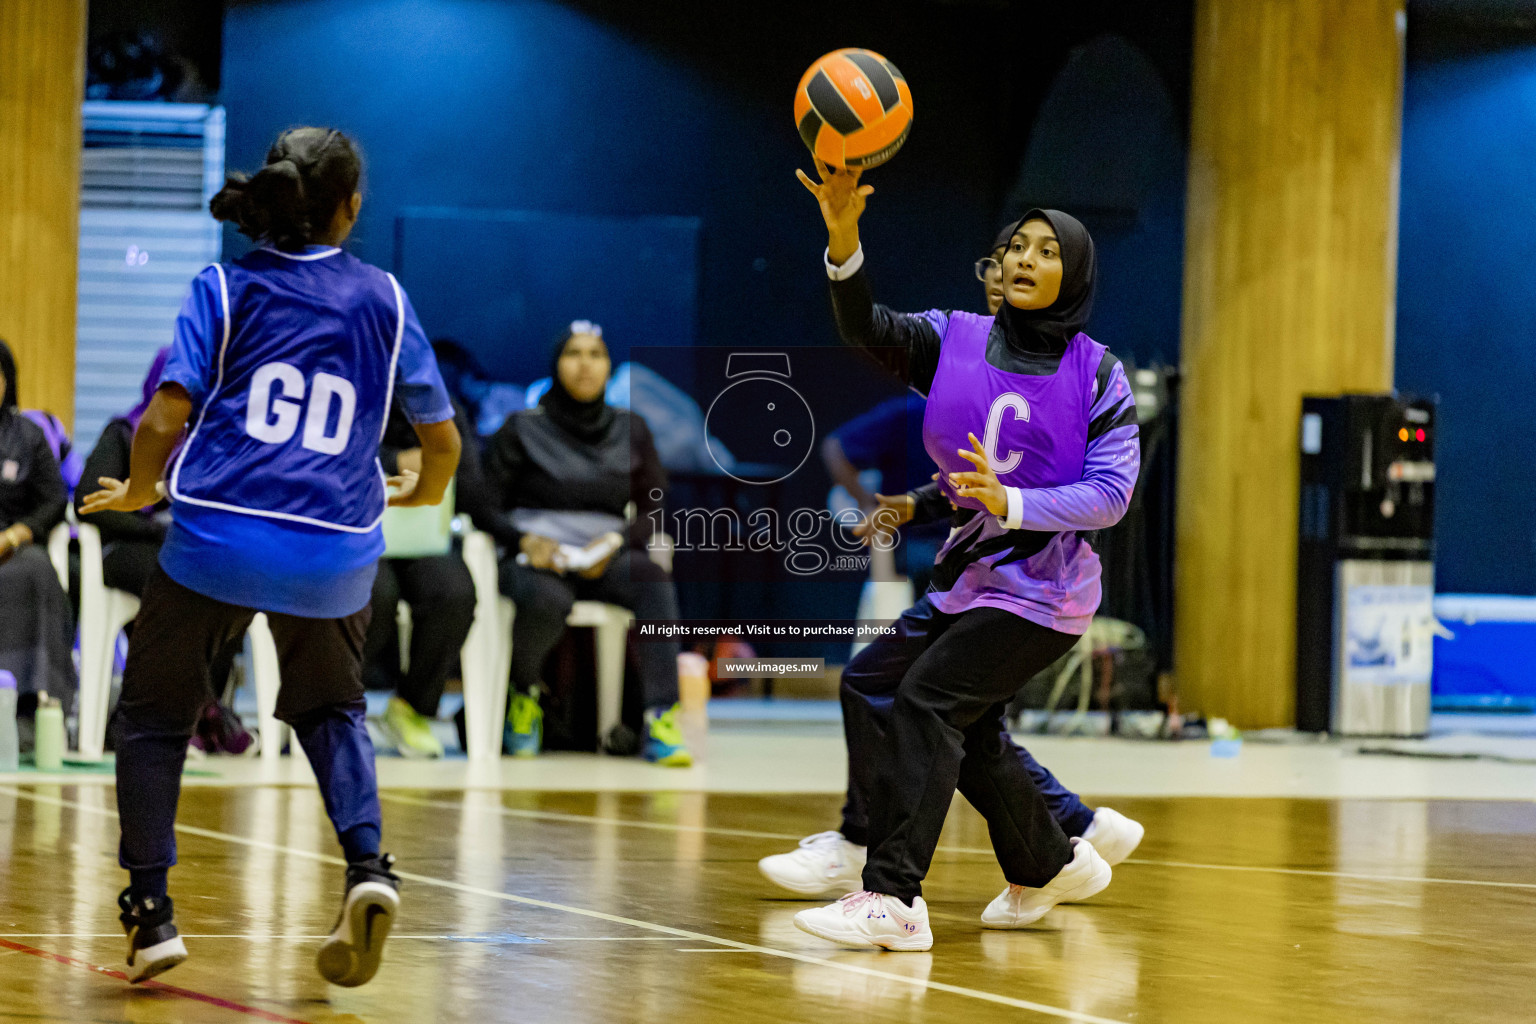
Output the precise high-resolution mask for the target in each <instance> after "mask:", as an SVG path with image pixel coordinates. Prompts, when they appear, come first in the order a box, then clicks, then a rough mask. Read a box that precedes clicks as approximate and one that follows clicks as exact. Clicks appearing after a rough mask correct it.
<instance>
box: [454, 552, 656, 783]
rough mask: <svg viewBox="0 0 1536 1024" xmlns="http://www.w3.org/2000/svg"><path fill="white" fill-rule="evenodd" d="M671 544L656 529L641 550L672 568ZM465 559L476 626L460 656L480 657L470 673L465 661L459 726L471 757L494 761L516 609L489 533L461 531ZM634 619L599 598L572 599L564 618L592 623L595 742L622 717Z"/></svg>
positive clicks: (569, 621)
mask: <svg viewBox="0 0 1536 1024" xmlns="http://www.w3.org/2000/svg"><path fill="white" fill-rule="evenodd" d="M672 548H673V543H672V538H670V537H668V536H667V535H666V534H661V535H659V536H658V537H657V538H656V540H655V542H654V543H653V544H652V545H651V546H650V547H649V548H647V549H646V555H647V556H648V557H649V558H650V559H651V561H653V562H655V563H656V564H657V565H659V566H661V567H662V568H663V569H666V570H667V571H668V572H671V571H672ZM464 561H465V563H466V564H467V565H468V566H469V573H470V576H471V577H473V578H474V581H475V625H474V627H473V628H471V630H470V639H469V642H468V643H466V644H465V646H464V652H465V658H466V659H468V658H470V657H475V658H479V659H483V661H481V662H480V663H479V665H478V671H475V672H471V671H470V667H469V664H468V661H467V660H466V663H465V665H464V719H465V723H464V725H465V728H464V731H465V735H466V737H467V738H468V741H469V758H470V760H472V761H481V760H494V759H495V758H498V757H500V756H501V733H502V722H503V721H505V716H506V708H507V688H508V683H509V678H510V676H511V674H512V621H513V619H514V618H515V617H516V615H517V609H516V607H515V606H514V605H513V603H512V600H511V598H507V597H503V596H502V595H501V590H500V586H499V582H498V576H499V569H498V564H497V559H496V542H495V541H494V540H492V539H491V537H490V535H489V534H485V533H481V532H479V531H478V530H471V531H470V532H469V533H467V534H466V535H465V537H464ZM634 620H635V616H634V613H633V612H631V611H630V610H629V609H627V608H621V607H619V606H618V605H612V604H605V603H603V602H601V601H577V602H576V603H575V604H573V605H572V606H571V611H570V614H569V615H567V616H566V619H565V621H566V624H567V625H569V626H587V627H591V628H592V629H594V630H595V631H596V634H597V738H598V743H599V745H601V743H602V742H603V740H605V739H606V738H607V736H608V734H609V733H610V732H611V731H612V730H613V727H614V726H616V725H618V724H619V720H620V719H621V717H622V716H623V710H624V653H625V641H626V639H627V638H628V635H629V627H630V624H631V623H632V622H634ZM472 652H473V653H472ZM472 677H473V678H472Z"/></svg>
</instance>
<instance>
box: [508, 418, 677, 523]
mask: <svg viewBox="0 0 1536 1024" xmlns="http://www.w3.org/2000/svg"><path fill="white" fill-rule="evenodd" d="M485 473H486V479H487V480H488V481H489V483H490V489H491V493H492V495H493V496H494V499H495V501H496V504H497V507H498V508H499V509H500V510H501V511H502V512H503V513H504V515H503V516H502V517H501V521H500V526H499V529H498V531H497V533H496V539H497V540H498V541H499V542H500V543H502V544H504V545H506V546H507V547H512V548H515V547H516V546H517V545H518V543H519V541H520V540H521V539H522V533H521V531H519V530H518V529H517V528H516V527H514V526H513V525H512V524H511V522H510V521H509V520H508V519H507V518H506V515H505V513H510V512H511V511H512V510H513V509H518V508H525V509H549V510H551V511H561V512H604V513H607V514H609V515H614V516H618V517H620V518H623V516H624V513H625V510H626V508H627V507H628V505H629V503H630V502H631V501H633V502H634V503H635V513H636V514H635V518H634V519H633V520H632V521H631V522H630V524H629V528H628V530H627V537H626V540H627V541H628V543H629V545H630V546H631V547H639V548H643V547H645V546H646V545H648V544H649V543H650V541H651V535H652V532H653V529H654V525H655V516H654V514H655V513H657V512H659V511H660V509H661V507H662V501H661V497H660V495H661V493H662V492H663V491H664V490H665V489H666V484H667V474H666V470H665V469H664V468H663V467H662V465H661V457H660V456H659V455H657V454H656V445H655V442H654V441H653V440H652V439H651V431H650V428H649V427H647V426H646V424H645V420H644V419H642V418H641V417H640V416H638V415H636V414H635V413H632V412H630V411H629V410H627V409H615V410H614V419H613V425H612V426H611V427H610V428H609V429H608V431H607V432H606V433H604V435H603V436H602V437H600V438H598V439H596V440H594V441H584V440H581V439H578V438H576V437H574V436H573V435H571V434H569V433H567V432H566V431H564V430H562V429H561V428H560V427H559V426H558V425H557V424H556V423H555V422H554V420H552V419H551V418H550V417H549V416H548V415H547V414H546V413H545V411H544V409H543V408H542V407H538V406H536V407H534V408H532V409H525V410H523V411H522V412H519V413H515V414H514V415H512V416H509V417H508V418H507V422H506V423H504V424H503V425H502V427H501V429H500V430H498V431H497V432H496V433H495V435H494V436H493V437H492V438H491V440H490V444H489V445H488V447H487V450H486V456H485Z"/></svg>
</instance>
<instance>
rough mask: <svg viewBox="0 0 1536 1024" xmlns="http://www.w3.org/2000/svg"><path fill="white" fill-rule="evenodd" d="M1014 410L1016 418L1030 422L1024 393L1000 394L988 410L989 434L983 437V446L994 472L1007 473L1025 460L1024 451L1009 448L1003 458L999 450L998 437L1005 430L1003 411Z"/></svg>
mask: <svg viewBox="0 0 1536 1024" xmlns="http://www.w3.org/2000/svg"><path fill="white" fill-rule="evenodd" d="M1009 410H1012V412H1013V415H1014V418H1015V419H1019V420H1023V421H1024V422H1025V423H1028V422H1029V403H1028V402H1026V401H1025V400H1024V396H1023V395H1016V394H1014V393H1013V392H1011V391H1010V392H1008V393H1007V394H1005V395H998V396H997V397H996V398H994V399H993V400H992V408H991V410H989V411H988V412H987V436H986V437H984V438H982V442H981V446H982V448H983V449H984V450H985V451H986V453H987V459H988V461H990V462H991V463H992V472H994V473H1006V472H1008V471H1009V470H1011V469H1014V468H1015V467H1017V466H1018V464H1019V463H1020V462H1021V461H1022V460H1023V458H1024V453H1023V452H1021V451H1015V450H1013V449H1009V451H1008V457H1007V458H1003V457H1002V456H1001V455H1000V454H999V453H998V450H997V442H998V437H999V436H1000V435H1001V434H1002V432H1003V413H1005V412H1008V411H1009Z"/></svg>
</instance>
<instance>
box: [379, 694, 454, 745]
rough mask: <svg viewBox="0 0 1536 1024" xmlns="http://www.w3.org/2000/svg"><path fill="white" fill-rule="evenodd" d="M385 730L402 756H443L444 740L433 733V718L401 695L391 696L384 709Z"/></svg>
mask: <svg viewBox="0 0 1536 1024" xmlns="http://www.w3.org/2000/svg"><path fill="white" fill-rule="evenodd" d="M384 731H385V732H387V733H389V737H390V739H392V740H394V741H395V747H396V749H398V750H399V751H400V756H401V757H408V758H411V759H413V760H430V759H433V758H438V757H442V756H443V741H442V740H440V739H438V738H437V737H436V736H434V735H432V720H431V719H429V718H428V717H427V716H426V715H422V714H418V713H417V712H416V709H415V708H413V707H411V706H410V705H409V704H407V703H406V702H405V701H403V700H401V699H400V698H399V697H391V698H389V707H387V708H385V709H384Z"/></svg>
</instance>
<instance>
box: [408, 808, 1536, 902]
mask: <svg viewBox="0 0 1536 1024" xmlns="http://www.w3.org/2000/svg"><path fill="white" fill-rule="evenodd" d="M379 799H381V800H384V801H386V802H391V803H399V804H410V805H413V806H416V807H435V808H439V809H442V810H450V811H458V812H460V813H462V812H463V810H464V805H463V804H462V803H455V802H453V801H451V800H428V799H426V798H425V797H417V796H403V795H401V794H399V793H388V792H381V793H380V794H379ZM500 810H501V813H502V814H504V815H506V816H507V817H511V818H527V819H530V820H534V821H558V822H568V823H574V824H585V825H622V826H625V827H627V828H646V829H653V830H659V831H666V832H691V833H700V834H706V835H718V836H732V837H735V838H739V839H782V840H784V841H785V842H791V843H793V842H798V841H799V840H800V839H801V838H803V837H802V836H794V835H790V834H788V833H787V832H754V831H751V830H748V829H739V828H715V827H713V826H710V825H677V824H672V823H669V822H663V821H635V820H633V819H629V818H605V817H599V816H597V815H595V814H574V813H569V812H564V811H530V810H525V809H523V808H520V807H502V808H500ZM936 852H938V853H966V854H976V855H978V856H983V857H991V856H993V851H992V850H990V849H983V848H981V847H975V846H940V847H939V848H938V850H937V851H936ZM1122 863H1125V864H1139V865H1142V866H1144V867H1161V868H1188V869H1193V870H1201V871H1248V872H1254V873H1257V874H1275V875H1300V876H1304V877H1314V878H1342V879H1347V880H1350V881H1357V882H1410V883H1414V884H1417V885H1481V886H1488V887H1490V888H1495V889H1536V882H1497V881H1490V880H1486V879H1478V878H1428V877H1422V876H1417V875H1370V874H1365V873H1363V872H1357V871H1327V870H1324V869H1322V868H1280V867H1272V866H1269V865H1264V864H1201V863H1197V862H1194V861H1183V860H1152V859H1149V858H1146V857H1127V858H1126V859H1125V860H1124V861H1122Z"/></svg>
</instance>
